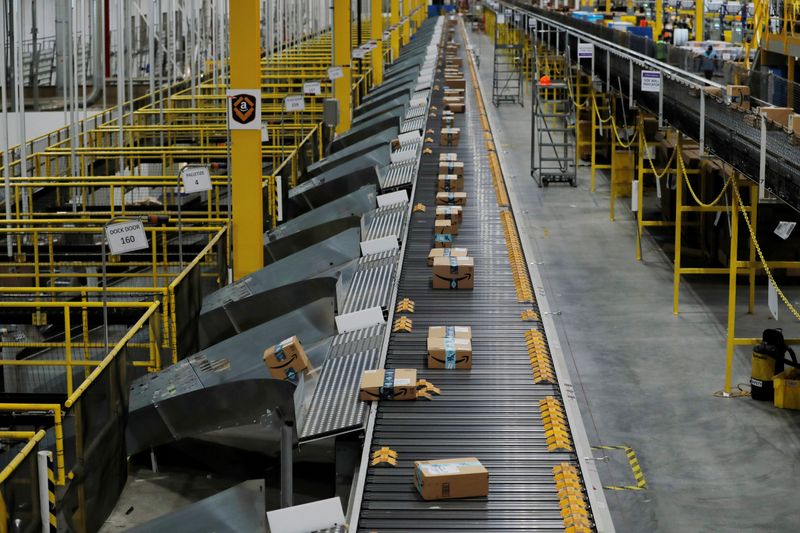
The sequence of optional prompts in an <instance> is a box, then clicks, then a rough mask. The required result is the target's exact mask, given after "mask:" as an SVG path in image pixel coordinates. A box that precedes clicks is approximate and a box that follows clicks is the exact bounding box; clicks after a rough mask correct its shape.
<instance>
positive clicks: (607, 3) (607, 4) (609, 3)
mask: <svg viewBox="0 0 800 533" xmlns="http://www.w3.org/2000/svg"><path fill="white" fill-rule="evenodd" d="M606 13H611V0H606Z"/></svg>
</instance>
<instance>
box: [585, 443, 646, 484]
mask: <svg viewBox="0 0 800 533" xmlns="http://www.w3.org/2000/svg"><path fill="white" fill-rule="evenodd" d="M592 449H593V450H622V451H624V452H625V456H626V457H627V459H628V464H629V465H630V467H631V472H633V479H634V480H636V485H604V486H603V488H604V489H608V490H647V480H646V479H645V477H644V472H642V467H641V465H640V464H639V458H638V457H636V452H635V451H633V448H631V447H630V446H626V445H624V444H620V445H614V446H611V445H599V446H592Z"/></svg>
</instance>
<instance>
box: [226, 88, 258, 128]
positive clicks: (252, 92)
mask: <svg viewBox="0 0 800 533" xmlns="http://www.w3.org/2000/svg"><path fill="white" fill-rule="evenodd" d="M225 94H226V96H227V97H228V128H229V129H232V130H260V129H261V91H260V90H258V89H228V90H227V91H226V93H225Z"/></svg>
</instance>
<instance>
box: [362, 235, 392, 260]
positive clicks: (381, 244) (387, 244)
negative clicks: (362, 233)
mask: <svg viewBox="0 0 800 533" xmlns="http://www.w3.org/2000/svg"><path fill="white" fill-rule="evenodd" d="M398 248H399V246H398V244H397V236H395V235H389V236H388V237H381V238H379V239H371V240H369V241H361V255H363V256H365V257H366V256H368V255H375V254H379V253H381V252H388V251H389V250H397V249H398Z"/></svg>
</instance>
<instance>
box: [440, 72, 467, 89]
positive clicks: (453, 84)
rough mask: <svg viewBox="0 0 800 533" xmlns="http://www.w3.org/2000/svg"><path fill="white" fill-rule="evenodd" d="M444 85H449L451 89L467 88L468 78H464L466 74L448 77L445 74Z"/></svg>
mask: <svg viewBox="0 0 800 533" xmlns="http://www.w3.org/2000/svg"><path fill="white" fill-rule="evenodd" d="M444 85H445V87H449V88H451V89H466V88H467V80H466V79H464V76H463V75H462V76H452V77H448V76H447V75H445V77H444Z"/></svg>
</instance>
